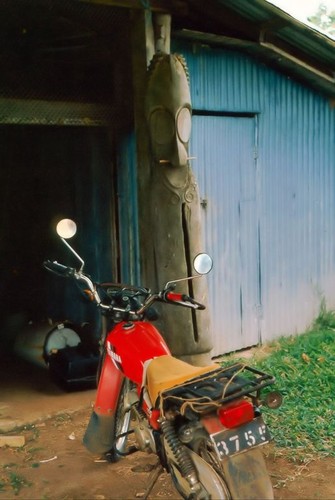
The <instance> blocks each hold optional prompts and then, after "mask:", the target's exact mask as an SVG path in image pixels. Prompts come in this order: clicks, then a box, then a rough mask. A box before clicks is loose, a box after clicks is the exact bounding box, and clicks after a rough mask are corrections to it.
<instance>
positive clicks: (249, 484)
mask: <svg viewBox="0 0 335 500" xmlns="http://www.w3.org/2000/svg"><path fill="white" fill-rule="evenodd" d="M192 449H193V451H194V452H195V453H196V454H197V455H199V456H200V457H201V458H202V459H203V460H205V462H207V463H208V464H209V465H210V466H211V467H213V469H214V470H215V472H216V473H217V474H218V476H219V477H220V478H221V481H222V483H223V484H224V485H225V487H226V489H227V495H228V496H227V497H225V498H234V499H235V498H237V499H239V500H243V499H244V500H251V499H259V498H262V499H264V500H271V499H273V489H272V484H271V481H270V477H269V474H268V471H267V468H266V464H265V460H264V457H263V454H262V452H261V450H260V449H259V448H254V449H252V450H249V451H247V452H245V453H241V454H237V455H232V456H231V457H229V458H227V459H226V460H224V461H222V462H221V461H220V460H219V459H218V458H217V455H216V453H215V450H214V447H213V444H212V442H211V440H210V439H209V437H208V435H207V433H206V432H200V433H199V435H198V438H197V439H196V440H195V441H194V443H193V446H192Z"/></svg>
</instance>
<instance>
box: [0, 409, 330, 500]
mask: <svg viewBox="0 0 335 500" xmlns="http://www.w3.org/2000/svg"><path fill="white" fill-rule="evenodd" d="M89 414H90V409H89V408H88V409H85V410H79V411H76V412H74V413H72V414H71V413H59V414H58V415H56V416H53V417H51V418H48V419H47V420H45V421H39V422H38V423H36V424H34V425H29V426H26V427H25V428H24V429H22V430H21V431H20V432H18V431H16V432H14V431H12V432H11V433H10V434H15V435H23V436H24V437H25V441H26V444H25V445H24V446H23V447H20V448H11V447H5V448H1V449H0V499H14V498H18V499H20V498H21V499H41V500H42V499H43V500H47V499H50V500H51V499H63V500H70V499H95V500H104V499H131V498H141V497H143V496H144V494H145V492H146V490H147V488H148V486H149V483H150V480H151V478H152V476H153V474H154V472H155V457H154V456H153V455H147V454H144V453H136V454H134V455H131V456H129V457H127V458H125V459H122V460H121V461H120V462H118V463H117V464H109V463H106V462H103V461H101V460H99V457H97V456H93V455H91V454H90V453H88V452H87V451H86V449H85V448H84V447H83V445H82V443H81V439H82V435H83V433H84V430H85V426H86V423H87V420H88V417H89ZM7 435H9V434H8V433H7ZM265 453H266V455H267V463H268V467H269V470H270V475H271V478H272V482H273V485H274V487H275V490H274V491H275V498H278V499H304V500H306V499H327V500H329V499H335V483H334V474H335V460H334V459H330V458H327V459H322V460H320V459H317V458H315V459H312V460H311V461H310V462H309V463H307V464H297V463H295V464H294V463H291V462H289V461H288V460H287V458H285V456H284V455H281V454H280V455H278V452H275V449H274V447H273V446H272V445H271V446H270V447H269V448H268V449H267V450H265ZM148 498H150V499H154V498H161V499H164V498H166V499H171V498H179V497H178V495H177V494H176V492H175V490H174V488H173V486H172V483H171V481H170V478H169V476H168V475H167V474H165V473H162V474H161V475H160V476H159V478H158V480H157V482H156V483H155V485H154V487H153V490H152V491H151V493H150V495H149V497H148Z"/></svg>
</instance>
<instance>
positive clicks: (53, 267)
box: [43, 260, 76, 278]
mask: <svg viewBox="0 0 335 500" xmlns="http://www.w3.org/2000/svg"><path fill="white" fill-rule="evenodd" d="M43 267H44V268H45V269H47V270H48V271H51V272H52V273H54V274H57V275H58V276H61V277H63V278H70V277H72V276H74V275H75V272H76V270H75V269H73V268H72V267H67V266H64V265H63V264H60V263H59V262H57V261H56V260H55V261H51V260H46V261H44V262H43Z"/></svg>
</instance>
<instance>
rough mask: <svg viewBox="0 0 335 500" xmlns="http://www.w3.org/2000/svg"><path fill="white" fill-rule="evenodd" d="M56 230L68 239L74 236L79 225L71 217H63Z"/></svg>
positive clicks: (59, 234)
mask: <svg viewBox="0 0 335 500" xmlns="http://www.w3.org/2000/svg"><path fill="white" fill-rule="evenodd" d="M56 231H57V234H58V236H60V237H61V238H64V239H65V240H68V239H70V238H72V236H74V235H75V234H76V232H77V225H76V223H75V222H74V221H73V220H71V219H62V220H60V221H59V222H58V224H57V226H56Z"/></svg>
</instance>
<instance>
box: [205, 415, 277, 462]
mask: <svg viewBox="0 0 335 500" xmlns="http://www.w3.org/2000/svg"><path fill="white" fill-rule="evenodd" d="M210 438H211V440H212V441H213V443H214V446H215V448H216V451H217V453H218V455H219V457H220V459H221V460H222V459H223V458H225V457H228V456H231V455H234V454H235V453H240V452H242V451H245V450H248V449H250V448H254V447H255V446H259V445H261V444H265V443H268V442H269V441H270V440H271V435H270V432H269V430H268V428H267V426H266V425H265V423H264V421H263V419H262V417H257V418H255V419H254V420H252V421H251V422H248V423H247V424H245V425H242V426H241V427H236V428H235V429H228V430H225V431H220V432H217V433H216V434H211V436H210Z"/></svg>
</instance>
